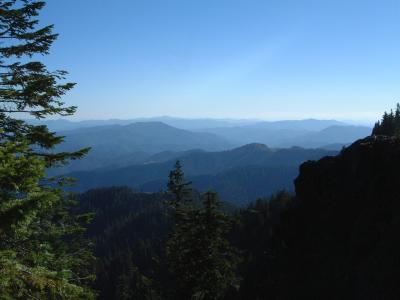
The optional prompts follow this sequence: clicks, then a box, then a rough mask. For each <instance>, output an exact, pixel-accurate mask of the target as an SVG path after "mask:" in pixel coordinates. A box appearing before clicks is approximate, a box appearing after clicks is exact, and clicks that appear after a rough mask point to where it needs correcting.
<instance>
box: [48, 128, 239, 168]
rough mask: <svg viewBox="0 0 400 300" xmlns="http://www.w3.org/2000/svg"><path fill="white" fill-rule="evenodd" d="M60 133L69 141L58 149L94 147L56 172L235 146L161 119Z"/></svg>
mask: <svg viewBox="0 0 400 300" xmlns="http://www.w3.org/2000/svg"><path fill="white" fill-rule="evenodd" d="M60 135H63V136H65V143H62V144H60V145H59V147H58V148H57V149H56V150H57V151H73V150H76V149H80V148H85V147H91V148H92V150H91V151H90V153H89V154H88V155H87V156H86V157H85V158H84V159H82V160H80V161H72V162H71V163H70V164H69V165H68V166H65V167H63V169H55V170H53V171H52V172H53V174H55V173H60V172H64V173H65V172H70V171H73V170H92V169H96V168H103V167H107V166H108V167H120V166H127V165H131V164H138V163H143V162H146V161H147V160H150V161H151V160H154V159H152V158H151V157H152V155H154V154H156V153H160V152H165V151H170V152H171V154H170V155H173V154H172V153H173V152H180V151H188V150H192V149H202V150H207V151H220V150H225V149H230V148H233V147H234V144H231V143H230V142H228V141H227V140H225V139H224V138H222V137H219V136H216V135H215V134H212V133H204V132H191V131H187V130H183V129H178V128H175V127H171V126H169V125H166V124H164V123H160V122H140V123H133V124H129V125H107V126H97V127H88V128H78V129H75V130H69V131H63V132H60ZM159 155H161V154H159ZM164 155H166V154H164Z"/></svg>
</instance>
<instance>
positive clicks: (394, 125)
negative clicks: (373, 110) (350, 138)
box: [372, 103, 400, 136]
mask: <svg viewBox="0 0 400 300" xmlns="http://www.w3.org/2000/svg"><path fill="white" fill-rule="evenodd" d="M372 135H388V136H399V135H400V104H399V103H398V104H397V106H396V111H395V112H393V110H391V111H390V113H387V112H385V113H384V114H383V116H382V120H381V121H378V122H376V123H375V126H374V129H373V130H372Z"/></svg>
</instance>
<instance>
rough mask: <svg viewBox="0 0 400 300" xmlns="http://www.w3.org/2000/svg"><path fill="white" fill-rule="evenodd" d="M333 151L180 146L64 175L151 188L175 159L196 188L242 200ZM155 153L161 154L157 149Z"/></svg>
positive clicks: (160, 183)
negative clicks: (177, 150) (181, 149)
mask: <svg viewBox="0 0 400 300" xmlns="http://www.w3.org/2000/svg"><path fill="white" fill-rule="evenodd" d="M336 153H337V152H336V151H327V150H322V149H303V148H290V149H281V150H272V149H270V148H268V147H267V146H265V145H262V144H250V145H246V146H243V147H239V148H235V149H233V150H228V151H220V152H205V151H192V152H186V153H181V155H175V156H174V157H173V159H171V160H168V161H164V162H162V161H161V162H147V163H143V164H138V165H132V166H127V167H122V168H112V169H110V168H105V169H99V170H94V171H87V172H73V173H71V174H68V176H71V177H74V178H77V179H78V184H77V185H76V186H75V187H74V190H77V191H84V190H87V189H90V188H95V187H105V186H120V185H128V186H131V187H135V188H137V189H140V190H142V191H146V192H153V191H159V190H164V189H165V186H166V181H167V177H168V174H169V171H170V170H171V169H172V168H173V165H174V163H175V160H176V159H179V160H180V161H181V162H182V164H183V166H184V171H185V174H186V175H187V177H188V179H189V180H191V181H193V186H194V187H195V188H196V189H199V190H202V191H204V190H207V189H213V190H216V191H218V192H219V193H220V196H221V198H222V199H224V200H227V201H230V202H234V203H236V204H244V203H247V202H249V201H251V200H254V199H256V198H257V197H262V196H268V195H270V194H271V193H274V192H276V191H277V190H280V189H287V190H291V189H292V188H293V180H294V178H295V177H296V176H297V174H298V166H299V165H300V164H301V163H302V162H304V161H307V160H315V159H319V158H321V157H323V156H327V155H334V154H336ZM167 156H168V155H167ZM155 157H157V156H155ZM158 157H161V158H162V159H164V157H163V156H162V155H158ZM153 158H154V157H153Z"/></svg>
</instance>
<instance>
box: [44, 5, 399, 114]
mask: <svg viewBox="0 0 400 300" xmlns="http://www.w3.org/2000/svg"><path fill="white" fill-rule="evenodd" d="M399 16H400V1H385V0H380V1H378V0H376V1H368V0H363V1H358V0H347V1H342V0H332V1H330V0H326V1H321V0H318V1H317V0H316V1H303V0H291V1H289V0H276V1H269V0H240V1H239V0H141V1H138V0H115V1H104V0H49V1H48V4H47V7H46V8H45V9H44V10H43V12H42V15H41V20H42V22H43V24H49V23H54V24H55V31H56V32H58V33H59V34H60V37H59V39H58V41H57V42H56V43H55V45H54V46H53V48H52V50H51V55H50V56H48V57H46V58H45V62H46V63H47V64H48V65H49V66H50V68H52V69H60V68H61V69H66V70H68V71H69V72H70V75H69V79H70V80H71V81H74V82H77V83H78V85H77V87H76V88H75V89H74V91H72V92H71V93H69V94H68V96H67V97H65V101H66V102H67V103H68V104H74V105H78V107H79V111H78V113H77V115H76V118H77V119H107V118H124V119H126V118H133V117H146V116H159V115H171V116H179V117H187V118H192V117H213V118H219V117H223V118H259V119H269V120H276V119H302V118H310V117H313V118H324V119H330V118H336V119H342V120H343V119H352V120H375V119H376V118H378V117H379V116H380V115H381V114H382V112H383V111H384V110H387V109H389V108H391V107H394V106H395V103H396V102H397V101H400V84H399V83H400V82H399V80H400V18H399Z"/></svg>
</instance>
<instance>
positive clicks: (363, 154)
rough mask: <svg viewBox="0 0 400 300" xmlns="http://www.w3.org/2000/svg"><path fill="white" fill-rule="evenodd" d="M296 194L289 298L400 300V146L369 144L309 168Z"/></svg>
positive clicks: (390, 141)
mask: <svg viewBox="0 0 400 300" xmlns="http://www.w3.org/2000/svg"><path fill="white" fill-rule="evenodd" d="M295 187H296V195H297V201H298V202H297V203H298V205H297V208H296V209H294V211H293V212H291V215H292V217H291V218H289V220H290V221H289V223H291V224H290V228H291V229H290V234H289V236H288V242H287V243H288V247H287V249H288V258H287V263H288V264H290V269H291V271H290V272H289V273H290V275H288V278H287V285H288V286H290V288H291V293H290V294H291V295H292V296H293V294H295V295H297V296H298V297H299V298H298V299H300V297H307V298H308V299H400V282H399V278H400V138H394V137H384V136H378V137H369V138H366V139H363V140H360V141H357V142H356V143H354V144H353V145H352V146H350V147H349V148H347V149H345V150H343V151H342V153H341V154H339V155H338V156H336V157H326V158H323V159H321V160H319V161H317V162H306V163H304V164H303V165H302V166H301V168H300V175H299V177H298V178H297V179H296V181H295ZM293 228H295V229H294V230H293ZM285 285H286V284H285ZM296 298H297V297H296ZM301 299H302V298H301Z"/></svg>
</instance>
